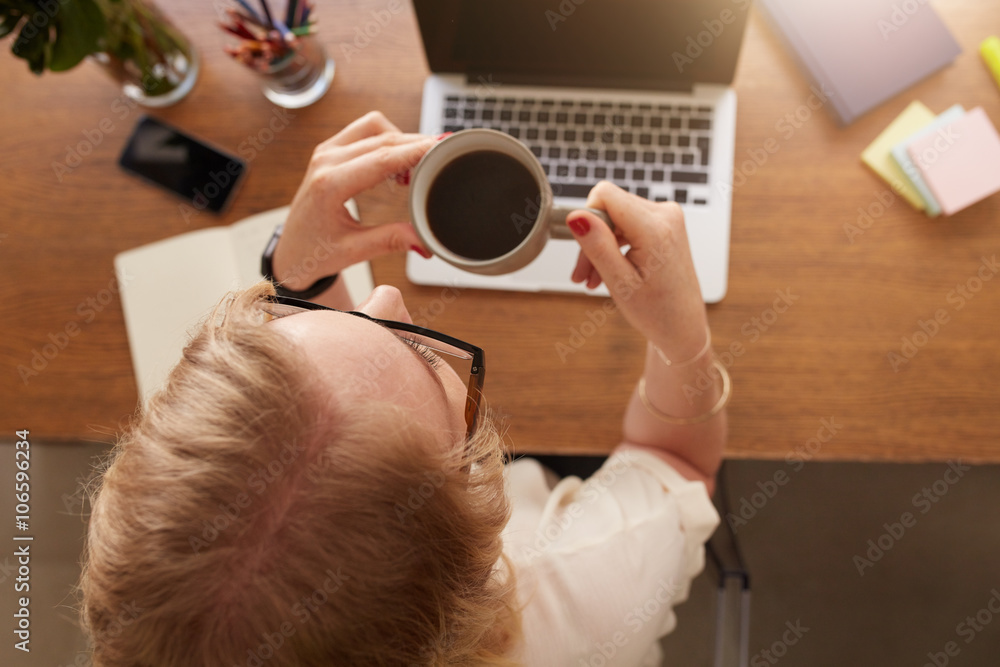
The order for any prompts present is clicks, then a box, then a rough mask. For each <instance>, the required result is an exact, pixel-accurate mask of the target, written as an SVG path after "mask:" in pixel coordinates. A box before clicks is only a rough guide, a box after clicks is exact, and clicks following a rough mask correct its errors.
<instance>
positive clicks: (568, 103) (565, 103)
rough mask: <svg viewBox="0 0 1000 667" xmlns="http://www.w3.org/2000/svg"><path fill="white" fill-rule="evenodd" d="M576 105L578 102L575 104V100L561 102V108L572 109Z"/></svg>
mask: <svg viewBox="0 0 1000 667" xmlns="http://www.w3.org/2000/svg"><path fill="white" fill-rule="evenodd" d="M574 104H576V102H574V101H573V100H562V101H561V102H559V106H561V107H571V106H573V105H574Z"/></svg>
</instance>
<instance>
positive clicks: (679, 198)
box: [674, 190, 688, 204]
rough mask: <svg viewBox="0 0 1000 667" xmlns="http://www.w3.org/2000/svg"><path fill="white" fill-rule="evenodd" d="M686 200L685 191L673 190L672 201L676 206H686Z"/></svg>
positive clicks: (686, 194) (686, 192) (686, 193)
mask: <svg viewBox="0 0 1000 667" xmlns="http://www.w3.org/2000/svg"><path fill="white" fill-rule="evenodd" d="M687 200H688V191H687V190H674V201H675V202H677V203H678V204H686V203H687Z"/></svg>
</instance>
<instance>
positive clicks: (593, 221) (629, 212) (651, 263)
mask: <svg viewBox="0 0 1000 667" xmlns="http://www.w3.org/2000/svg"><path fill="white" fill-rule="evenodd" d="M587 206H590V207H592V208H598V209H602V210H604V211H607V213H608V216H609V217H610V218H611V220H612V221H613V222H614V223H615V227H616V230H617V234H616V233H614V232H612V231H611V229H610V228H609V227H608V226H607V225H606V224H604V223H603V222H601V220H600V218H598V217H597V216H595V215H593V214H591V213H588V212H586V211H582V210H581V211H574V212H573V213H571V214H570V222H571V224H570V229H572V230H573V234H574V236H575V237H576V240H577V241H578V242H579V243H580V249H581V250H580V257H579V259H578V260H577V264H576V268H575V269H574V271H573V277H572V279H573V281H574V282H584V281H586V283H587V287H589V288H591V289H593V288H595V287H597V286H598V285H600V284H601V282H602V281H603V282H604V284H606V285H607V286H608V289H609V290H610V292H611V296H612V297H613V298H614V300H615V304H616V305H617V306H618V308H619V309H620V310H621V312H622V314H623V315H624V316H625V318H626V319H627V320H628V322H629V323H630V324H631V325H632V326H633V327H635V328H636V329H638V330H639V331H640V332H641V333H642V334H643V335H644V336H645V337H646V338H647V339H648V340H649V341H650V342H652V343H653V344H654V345H656V346H657V347H659V348H660V349H661V350H662V351H663V353H664V354H665V355H666V356H667V357H668V358H670V359H673V360H676V361H684V360H686V359H691V358H692V357H694V356H696V355H697V354H698V353H699V352H700V351H701V350H702V349H703V347H704V345H705V332H706V327H707V317H706V314H705V304H704V301H703V300H702V296H701V289H700V288H699V286H698V277H697V276H696V275H695V271H694V262H693V261H692V259H691V249H690V247H689V246H688V238H687V231H686V230H685V227H684V214H683V213H682V212H681V208H680V206H678V205H677V204H675V203H662V204H654V203H653V202H650V201H648V200H646V199H643V198H641V197H637V196H635V195H630V194H628V193H627V192H625V191H624V190H622V189H621V188H619V187H616V186H615V185H612V184H611V183H608V182H606V181H605V182H601V183H598V184H597V185H596V186H595V187H594V189H593V190H591V191H590V196H589V197H588V198H587ZM622 245H629V246H631V247H630V249H629V251H628V252H626V253H625V254H624V255H623V254H622V252H621V250H620V246H622Z"/></svg>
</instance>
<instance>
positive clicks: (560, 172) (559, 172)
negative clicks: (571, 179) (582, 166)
mask: <svg viewBox="0 0 1000 667" xmlns="http://www.w3.org/2000/svg"><path fill="white" fill-rule="evenodd" d="M556 176H569V165H568V164H560V165H558V166H556Z"/></svg>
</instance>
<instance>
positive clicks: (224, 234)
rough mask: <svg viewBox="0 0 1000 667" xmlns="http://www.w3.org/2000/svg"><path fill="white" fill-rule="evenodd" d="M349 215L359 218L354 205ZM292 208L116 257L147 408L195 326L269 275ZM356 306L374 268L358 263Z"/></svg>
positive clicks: (351, 279) (370, 285)
mask: <svg viewBox="0 0 1000 667" xmlns="http://www.w3.org/2000/svg"><path fill="white" fill-rule="evenodd" d="M347 208H348V210H349V211H350V212H351V215H353V216H354V217H355V218H357V217H358V212H357V207H356V206H355V205H354V202H353V201H350V202H348V205H347ZM287 216H288V207H287V206H285V207H282V208H277V209H274V210H271V211H266V212H264V213H259V214H257V215H254V216H251V217H249V218H246V219H244V220H241V221H239V222H236V223H233V224H232V225H227V226H222V227H211V228H208V229H200V230H198V231H194V232H189V233H187V234H181V235H180V236H174V237H172V238H169V239H165V240H163V241H157V242H156V243H151V244H149V245H144V246H141V247H139V248H135V249H133V250H128V251H126V252H123V253H120V254H119V255H117V256H116V257H115V274H116V275H117V277H118V285H119V292H120V294H121V300H122V309H123V310H124V312H125V328H126V330H127V332H128V343H129V350H130V351H131V353H132V368H133V370H134V372H135V382H136V386H137V387H138V390H139V400H140V401H142V402H145V401H146V400H147V399H148V398H149V397H150V396H151V395H152V394H153V393H154V392H155V391H156V390H157V389H158V388H159V387H160V386H161V385H162V384H163V382H164V380H165V379H166V377H167V373H169V371H170V369H172V368H173V367H174V365H176V364H177V362H178V361H179V360H180V358H181V353H182V351H183V349H184V346H185V345H186V344H187V341H188V339H189V337H190V335H191V333H193V332H194V330H195V328H196V326H197V325H198V324H199V323H200V322H201V321H202V320H203V319H205V318H206V317H207V316H208V315H209V314H210V313H211V312H212V309H213V308H214V307H215V305H216V304H217V303H218V302H219V301H220V300H221V299H222V298H223V297H224V296H225V295H226V294H227V293H228V292H231V291H233V290H238V289H243V288H246V287H249V286H250V285H253V284H254V283H256V282H258V281H259V280H261V279H262V278H263V277H262V276H261V273H260V255H261V253H262V252H263V251H264V246H266V245H267V242H268V240H269V239H270V238H271V234H272V233H273V232H274V228H275V227H276V226H277V225H278V224H279V223H281V222H283V221H284V220H285V218H286V217H287ZM341 280H345V281H346V283H347V290H348V293H349V294H350V296H351V300H352V301H353V302H354V303H359V302H360V301H362V300H364V299H365V298H367V297H368V295H369V294H370V293H371V291H372V289H374V282H373V280H372V273H371V266H370V265H369V264H368V263H367V262H365V263H362V264H356V265H354V266H352V267H350V268H348V269H347V270H345V271H344V272H342V274H341Z"/></svg>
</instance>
